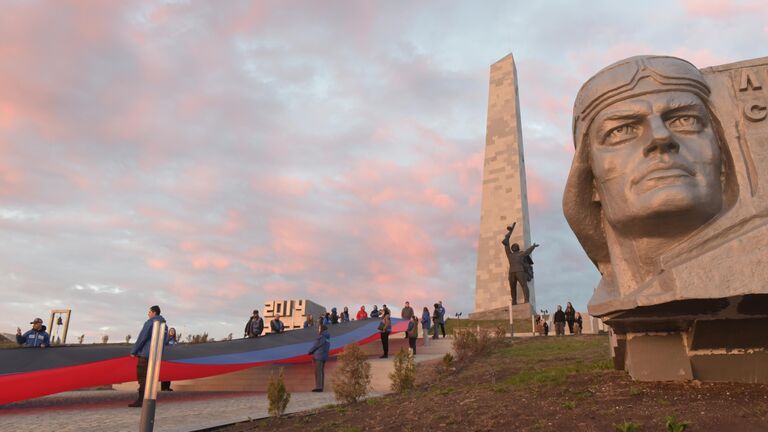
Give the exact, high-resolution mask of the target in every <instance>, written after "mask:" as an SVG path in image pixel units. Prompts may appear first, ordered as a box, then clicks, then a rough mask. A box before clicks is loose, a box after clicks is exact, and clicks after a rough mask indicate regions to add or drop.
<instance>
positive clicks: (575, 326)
mask: <svg viewBox="0 0 768 432" xmlns="http://www.w3.org/2000/svg"><path fill="white" fill-rule="evenodd" d="M573 329H574V331H575V332H576V334H577V335H580V334H581V332H582V330H583V329H584V320H583V319H582V318H581V313H580V312H576V322H575V323H574V324H573Z"/></svg>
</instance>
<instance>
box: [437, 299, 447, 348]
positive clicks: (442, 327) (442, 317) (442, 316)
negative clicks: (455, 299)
mask: <svg viewBox="0 0 768 432" xmlns="http://www.w3.org/2000/svg"><path fill="white" fill-rule="evenodd" d="M437 304H438V306H440V310H439V313H440V332H441V333H442V334H443V339H445V308H444V307H443V301H442V300H440V301H439V302H437ZM435 332H437V329H435Z"/></svg>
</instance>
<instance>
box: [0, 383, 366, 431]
mask: <svg viewBox="0 0 768 432" xmlns="http://www.w3.org/2000/svg"><path fill="white" fill-rule="evenodd" d="M374 396H375V395H374ZM135 398H136V393H135V392H127V391H117V390H93V391H75V392H66V393H60V394H57V395H51V396H46V397H42V398H38V399H34V400H31V401H26V402H18V403H15V404H9V405H4V406H0V431H3V432H5V431H8V432H11V431H36V432H39V431H52V432H53V431H56V432H66V431H73V432H74V431H136V430H138V429H139V419H140V418H141V409H140V408H128V407H127V405H128V404H129V403H130V402H132V401H133V400H134V399H135ZM335 402H336V401H335V399H334V396H333V392H325V393H293V394H292V395H291V402H290V403H289V404H288V412H297V411H304V410H309V409H313V408H318V407H321V406H323V405H327V404H331V403H335ZM268 405H269V403H268V402H267V396H266V394H264V393H250V392H227V393H225V392H182V391H179V392H170V393H169V392H165V393H161V394H160V396H159V398H158V401H157V412H156V414H155V431H158V432H166V431H167V432H175V431H178V432H182V431H184V432H186V431H193V430H198V429H204V428H207V427H213V426H219V425H223V424H229V423H233V422H236V421H241V420H247V419H248V418H249V417H250V418H262V417H265V416H267V407H268Z"/></svg>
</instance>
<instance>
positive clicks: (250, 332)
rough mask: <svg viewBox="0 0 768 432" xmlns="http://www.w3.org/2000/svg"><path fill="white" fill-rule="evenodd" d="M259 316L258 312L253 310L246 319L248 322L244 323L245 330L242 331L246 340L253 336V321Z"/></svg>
mask: <svg viewBox="0 0 768 432" xmlns="http://www.w3.org/2000/svg"><path fill="white" fill-rule="evenodd" d="M258 315H259V311H258V310H256V309H254V311H253V313H252V314H251V316H250V317H248V322H247V323H245V330H243V334H244V335H245V337H247V338H252V337H254V336H253V319H254V318H255V317H257V316H258Z"/></svg>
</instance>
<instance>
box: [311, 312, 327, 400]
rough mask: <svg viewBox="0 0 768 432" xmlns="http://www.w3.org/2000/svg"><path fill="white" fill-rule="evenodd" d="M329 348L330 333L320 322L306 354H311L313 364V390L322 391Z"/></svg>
mask: <svg viewBox="0 0 768 432" xmlns="http://www.w3.org/2000/svg"><path fill="white" fill-rule="evenodd" d="M330 349H331V335H330V333H328V327H327V326H325V325H324V324H320V326H319V327H318V331H317V339H316V340H315V344H314V345H312V348H310V349H309V352H308V353H307V354H310V355H312V362H313V363H314V364H315V388H314V389H312V391H313V392H322V391H323V387H324V384H325V362H326V361H327V360H328V351H330Z"/></svg>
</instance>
